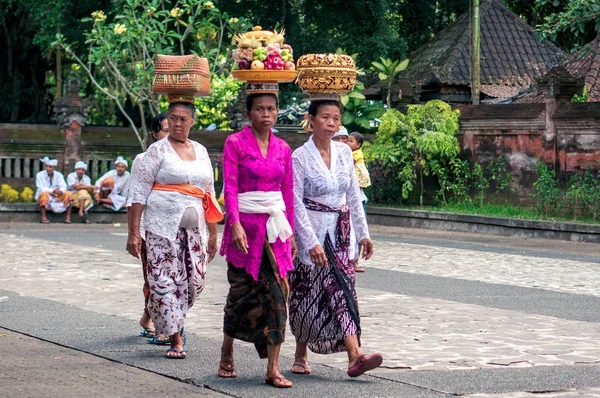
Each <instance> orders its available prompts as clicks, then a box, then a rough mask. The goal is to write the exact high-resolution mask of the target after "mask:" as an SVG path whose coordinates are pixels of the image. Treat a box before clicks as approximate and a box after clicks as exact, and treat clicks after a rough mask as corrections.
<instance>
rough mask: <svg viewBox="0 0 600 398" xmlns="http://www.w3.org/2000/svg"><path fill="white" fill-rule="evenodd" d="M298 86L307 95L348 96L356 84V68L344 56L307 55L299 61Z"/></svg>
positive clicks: (350, 59)
mask: <svg viewBox="0 0 600 398" xmlns="http://www.w3.org/2000/svg"><path fill="white" fill-rule="evenodd" d="M297 69H298V85H299V86H300V88H301V89H302V91H304V92H305V93H307V94H338V95H342V94H347V93H348V92H350V91H352V89H353V88H354V84H355V83H356V66H355V64H354V60H353V59H352V57H350V56H348V55H344V54H306V55H303V56H301V57H300V58H299V59H298V65H297Z"/></svg>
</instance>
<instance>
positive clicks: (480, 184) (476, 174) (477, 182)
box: [471, 163, 490, 206]
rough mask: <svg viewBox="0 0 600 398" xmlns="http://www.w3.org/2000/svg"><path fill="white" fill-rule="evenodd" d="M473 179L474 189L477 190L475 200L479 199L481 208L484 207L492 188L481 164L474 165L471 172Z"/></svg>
mask: <svg viewBox="0 0 600 398" xmlns="http://www.w3.org/2000/svg"><path fill="white" fill-rule="evenodd" d="M471 178H472V179H473V187H474V188H475V198H476V199H477V203H479V205H480V206H481V205H483V201H484V200H485V195H486V194H487V192H488V189H489V188H490V182H489V180H488V179H487V178H486V176H485V174H484V171H483V167H481V164H480V163H475V164H474V165H473V169H472V170H471Z"/></svg>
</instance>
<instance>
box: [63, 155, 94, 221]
mask: <svg viewBox="0 0 600 398" xmlns="http://www.w3.org/2000/svg"><path fill="white" fill-rule="evenodd" d="M87 167H88V166H87V164H86V163H85V162H82V161H81V160H80V161H79V162H77V163H75V171H74V172H72V173H71V174H69V175H68V176H67V189H68V190H69V192H71V194H72V197H73V207H76V208H78V209H79V217H80V218H81V222H82V223H83V224H87V223H88V210H89V209H91V208H92V207H93V206H94V204H93V203H92V196H91V193H93V192H94V189H95V188H96V187H95V186H94V185H92V180H90V177H88V176H87V175H86V174H85V172H86V171H87ZM71 210H72V208H71V207H69V208H68V209H67V218H70V215H71Z"/></svg>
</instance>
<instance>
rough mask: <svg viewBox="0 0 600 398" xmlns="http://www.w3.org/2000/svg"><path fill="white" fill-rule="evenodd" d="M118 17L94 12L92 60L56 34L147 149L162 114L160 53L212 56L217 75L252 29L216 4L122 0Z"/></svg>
mask: <svg viewBox="0 0 600 398" xmlns="http://www.w3.org/2000/svg"><path fill="white" fill-rule="evenodd" d="M113 13H114V14H115V15H114V19H112V20H111V19H109V18H108V16H107V15H106V14H105V13H104V12H103V11H95V12H93V13H92V17H91V18H84V19H83V20H82V21H83V22H92V23H93V27H92V29H91V30H89V31H88V32H86V33H85V34H84V35H85V37H86V41H85V42H86V44H87V45H88V46H89V47H88V54H87V59H85V58H83V57H82V56H80V55H78V53H76V49H75V48H74V47H73V46H72V45H71V44H69V43H67V42H66V41H65V38H64V37H63V36H62V35H60V34H57V40H56V42H55V43H54V45H56V46H60V47H61V48H63V49H64V50H65V51H66V53H67V54H68V55H69V56H70V57H72V58H73V59H74V60H75V61H76V62H77V63H78V64H79V65H80V66H81V68H82V69H83V70H84V71H85V72H86V74H87V75H88V77H89V78H90V80H91V81H92V83H93V85H94V86H95V87H96V89H97V90H99V91H100V92H101V93H102V94H104V95H105V96H106V97H108V98H110V99H111V100H112V101H113V102H114V103H115V105H116V106H117V108H118V109H119V111H120V112H121V114H122V115H123V117H124V118H125V119H126V120H127V122H128V123H129V125H130V126H131V128H132V129H133V131H134V133H135V134H136V137H137V139H138V141H139V143H140V145H141V147H142V149H145V148H146V145H147V143H146V142H145V138H146V139H147V137H148V136H149V134H147V133H148V126H147V124H146V122H147V120H151V119H152V118H153V117H154V116H155V115H156V114H158V113H159V112H160V103H159V99H158V96H157V95H156V94H154V93H152V91H151V90H152V72H153V70H154V59H155V56H156V54H181V55H183V54H186V53H196V54H198V55H201V56H204V57H207V58H209V63H210V65H211V67H212V72H214V73H222V72H224V71H227V70H228V69H229V68H230V56H229V55H230V53H231V51H232V37H233V36H234V35H235V34H236V33H237V32H238V31H240V30H247V29H249V28H250V26H249V24H247V23H246V22H245V20H244V19H243V18H239V19H238V18H229V16H228V15H227V14H225V13H221V12H220V11H219V10H218V9H217V8H216V7H215V6H214V4H213V3H212V2H211V1H203V0H186V1H184V2H179V1H168V0H123V1H120V2H118V3H115V8H114V10H113ZM127 103H130V104H133V106H134V107H135V108H136V109H137V111H138V113H139V115H140V121H139V125H138V124H137V123H135V122H134V120H133V117H132V115H131V114H130V113H129V112H127V111H126V104H127Z"/></svg>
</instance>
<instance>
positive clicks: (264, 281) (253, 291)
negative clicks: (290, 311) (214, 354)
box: [223, 242, 289, 358]
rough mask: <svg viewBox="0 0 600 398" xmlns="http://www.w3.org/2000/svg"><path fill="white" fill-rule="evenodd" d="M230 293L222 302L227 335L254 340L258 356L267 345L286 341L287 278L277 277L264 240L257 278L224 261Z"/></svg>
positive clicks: (273, 262)
mask: <svg viewBox="0 0 600 398" xmlns="http://www.w3.org/2000/svg"><path fill="white" fill-rule="evenodd" d="M227 279H228V281H229V286H230V287H229V294H228V295H227V302H226V304H225V317H224V322H223V331H224V332H225V334H227V335H228V336H230V337H233V338H235V339H239V340H242V341H247V342H249V343H254V346H255V347H256V351H257V352H258V355H259V356H260V357H261V358H266V357H267V346H268V345H278V344H281V343H283V341H284V340H285V325H286V322H287V300H288V294H289V285H288V281H287V278H284V279H282V278H280V276H279V269H278V268H277V262H276V260H275V256H274V254H273V249H272V248H271V245H270V244H268V243H266V242H265V249H264V251H263V256H262V262H261V264H260V271H259V274H258V280H257V281H255V280H254V278H253V277H252V275H250V274H248V273H247V272H246V269H245V268H238V267H236V266H234V265H233V264H232V263H228V264H227Z"/></svg>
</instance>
